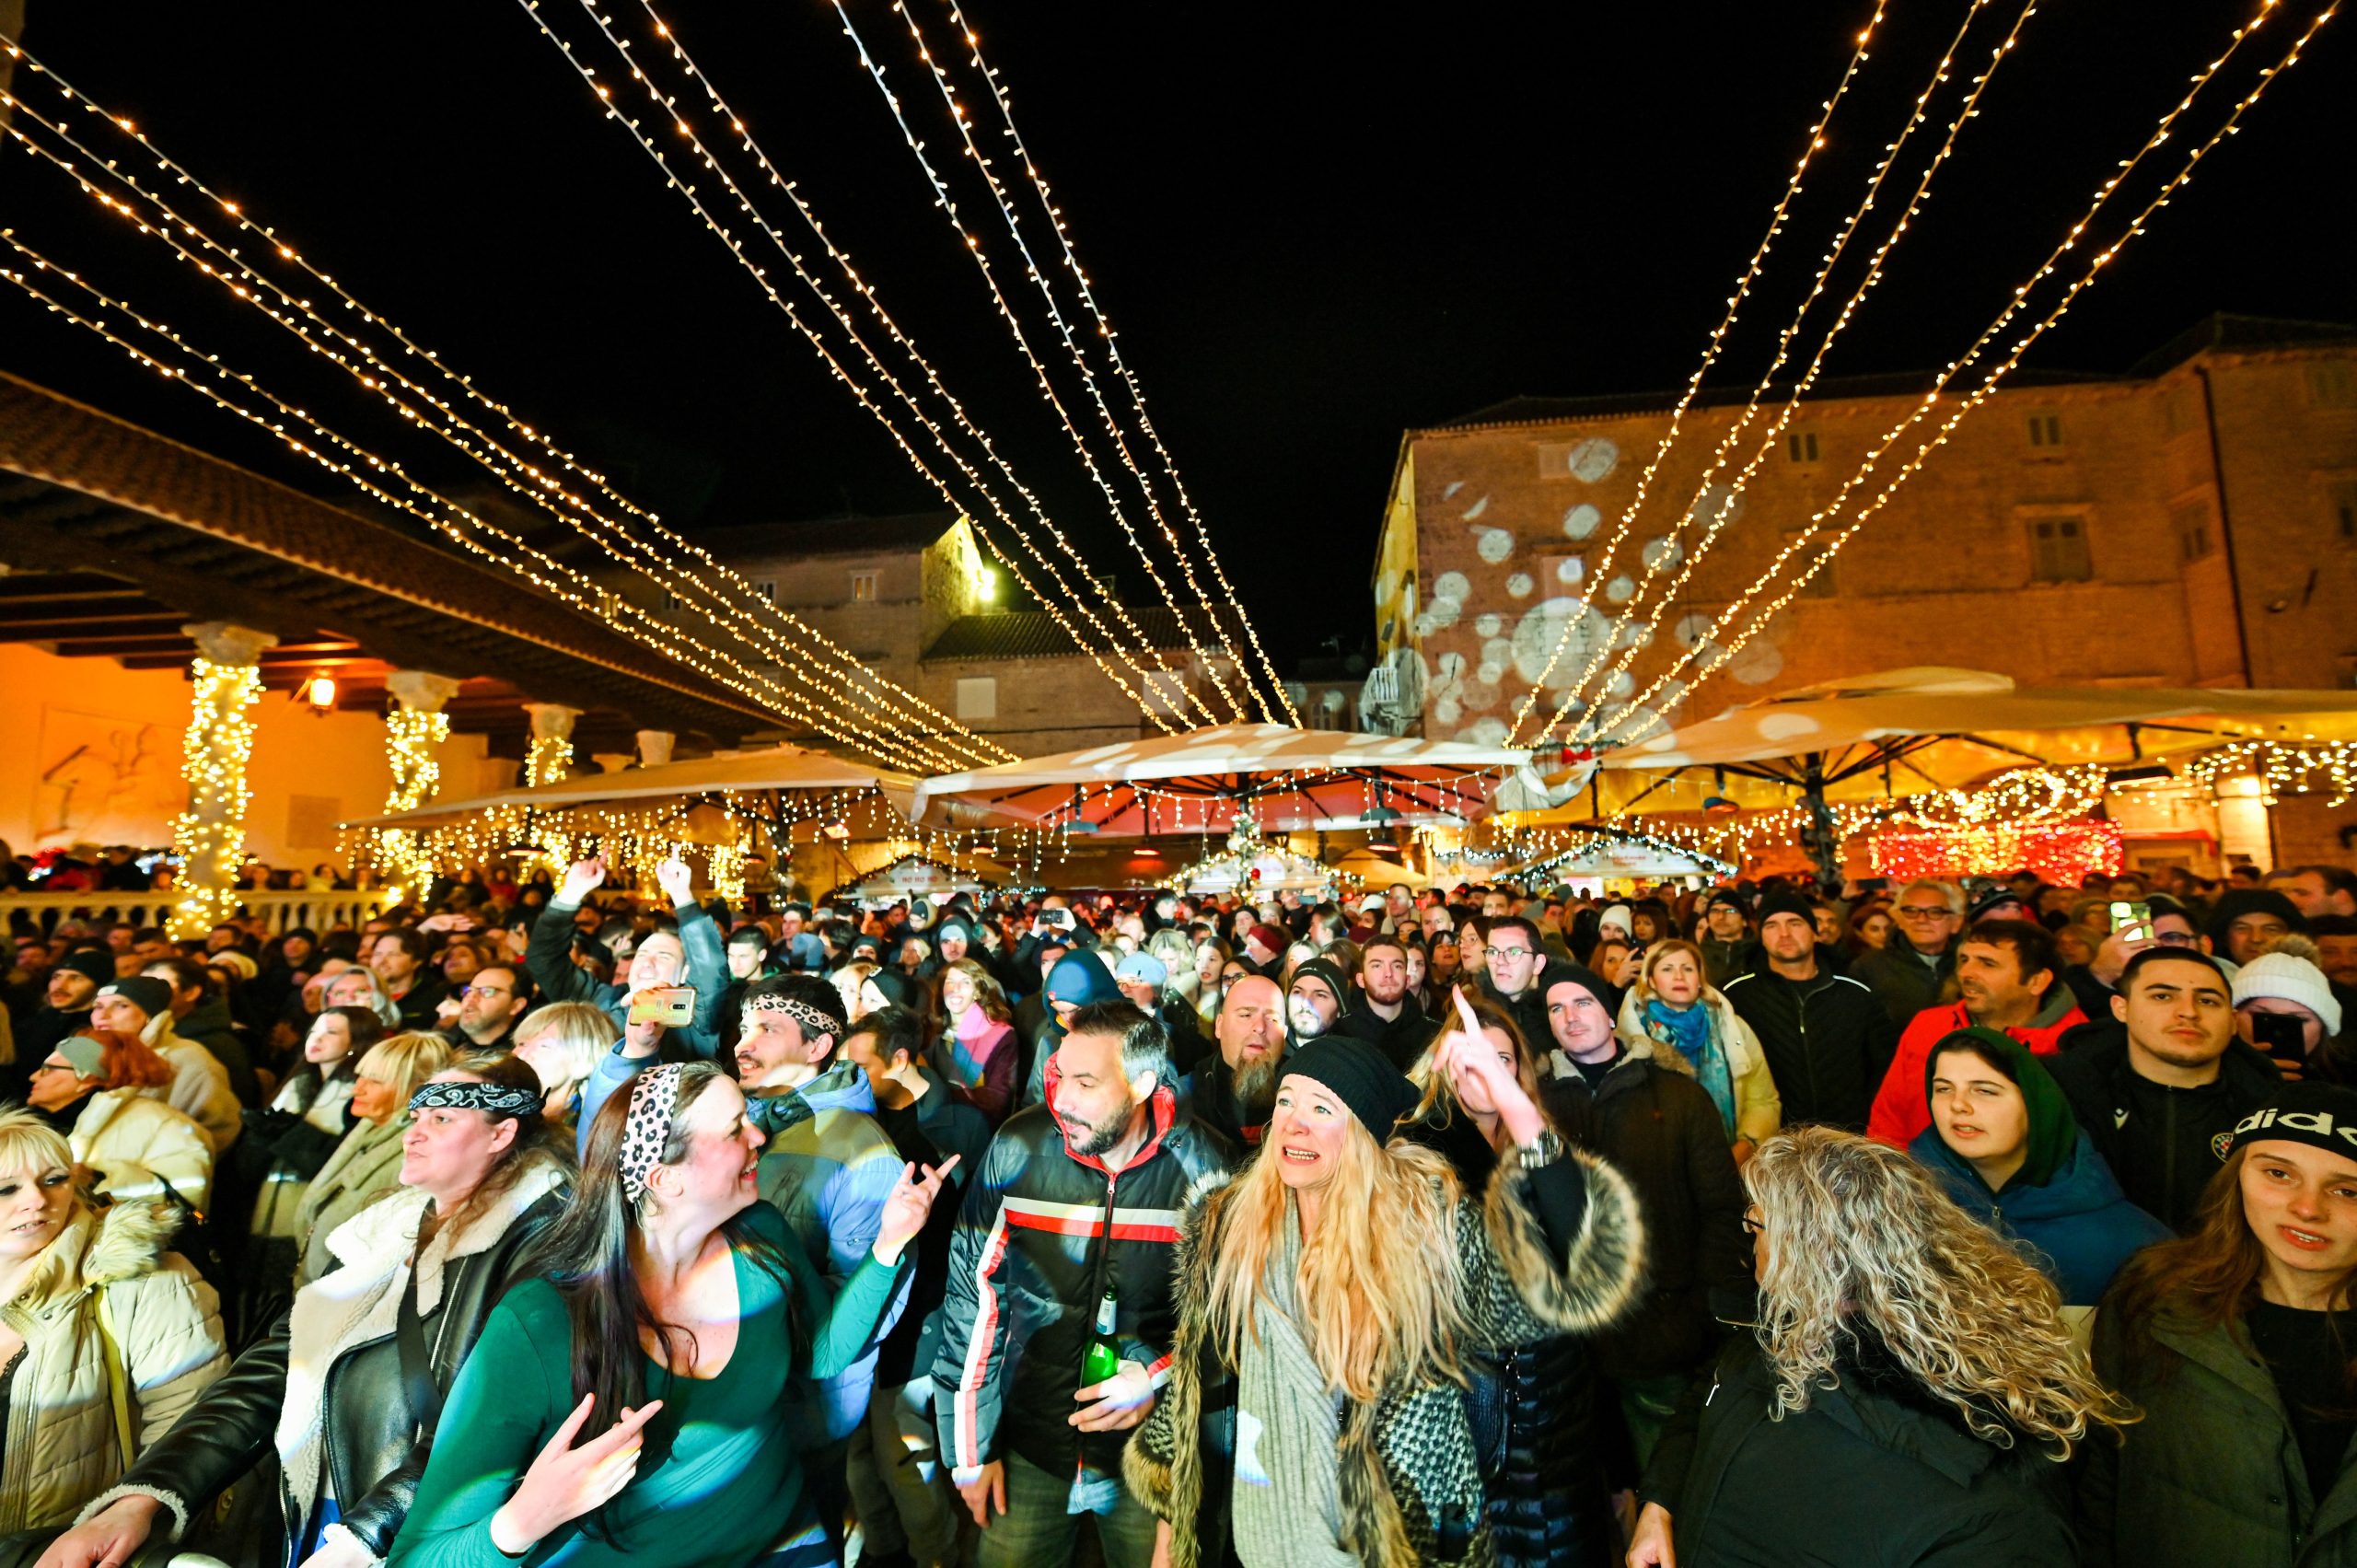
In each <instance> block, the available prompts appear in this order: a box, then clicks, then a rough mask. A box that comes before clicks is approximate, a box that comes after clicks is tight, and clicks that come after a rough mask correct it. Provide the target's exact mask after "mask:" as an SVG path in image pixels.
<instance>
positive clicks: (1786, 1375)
mask: <svg viewBox="0 0 2357 1568" xmlns="http://www.w3.org/2000/svg"><path fill="white" fill-rule="evenodd" d="M1743 1179H1744V1184H1745V1186H1746V1187H1747V1189H1748V1190H1749V1192H1750V1195H1751V1201H1752V1206H1751V1212H1750V1213H1749V1214H1747V1215H1746V1216H1745V1220H1744V1224H1745V1225H1746V1227H1747V1228H1748V1229H1749V1230H1750V1231H1751V1233H1752V1236H1753V1237H1754V1249H1755V1252H1754V1267H1755V1270H1756V1272H1757V1274H1758V1277H1759V1314H1758V1321H1757V1322H1756V1323H1755V1324H1754V1325H1753V1327H1752V1331H1751V1332H1750V1333H1749V1334H1738V1335H1736V1336H1735V1337H1734V1338H1733V1339H1731V1340H1730V1341H1729V1342H1728V1343H1727V1345H1726V1347H1725V1348H1724V1350H1723V1351H1722V1352H1721V1353H1720V1356H1719V1359H1718V1362H1717V1364H1716V1365H1715V1366H1713V1368H1711V1369H1710V1372H1709V1375H1708V1376H1704V1377H1702V1378H1700V1379H1698V1380H1697V1382H1696V1384H1695V1386H1694V1388H1693V1389H1692V1390H1691V1391H1689V1394H1688V1396H1687V1399H1686V1400H1685V1402H1684V1403H1683V1404H1681V1405H1680V1407H1679V1409H1678V1413H1677V1414H1676V1415H1675V1416H1673V1417H1672V1418H1671V1419H1670V1422H1669V1424H1668V1426H1667V1427H1666V1429H1665V1430H1664V1432H1663V1434H1662V1436H1661V1440H1660V1442H1659V1443H1658V1444H1657V1445H1656V1446H1655V1449H1654V1455H1653V1459H1652V1462H1651V1463H1650V1464H1649V1465H1647V1466H1646V1469H1645V1481H1644V1487H1643V1491H1642V1493H1640V1496H1641V1499H1642V1501H1643V1512H1642V1513H1641V1514H1640V1515H1639V1516H1638V1521H1637V1531H1636V1536H1635V1539H1634V1541H1633V1543H1632V1545H1631V1550H1630V1553H1629V1562H1630V1564H1631V1568H1648V1565H1655V1568H1668V1565H1670V1564H1673V1563H1675V1562H1708V1563H1713V1564H1718V1563H1742V1564H1763V1565H1764V1564H1769V1563H1787V1562H1841V1563H1849V1564H1858V1565H1861V1568H1864V1565H1867V1564H1881V1565H1886V1568H1901V1565H1916V1564H1921V1565H1929V1564H1933V1563H1938V1564H1944V1565H1945V1564H1959V1563H2015V1562H2021V1563H2030V1562H2038V1563H2044V1562H2054V1563H2067V1562H2076V1561H2078V1557H2077V1549H2076V1547H2075V1546H2074V1545H2073V1539H2072V1532H2071V1522H2070V1517H2069V1511H2068V1509H2067V1507H2066V1506H2065V1502H2064V1488H2063V1474H2064V1472H2063V1469H2062V1467H2063V1465H2064V1463H2065V1462H2066V1461H2067V1460H2068V1459H2069V1458H2071V1456H2072V1454H2073V1452H2074V1451H2075V1450H2076V1449H2077V1448H2078V1447H2079V1446H2081V1445H2082V1444H2084V1443H2086V1442H2088V1441H2089V1439H2090V1437H2091V1435H2092V1434H2095V1433H2096V1430H2097V1429H2098V1428H2107V1427H2108V1428H2116V1427H2119V1426H2120V1425H2122V1424H2124V1423H2126V1422H2127V1421H2128V1420H2130V1419H2131V1418H2132V1412H2131V1411H2130V1410H2129V1409H2128V1407H2127V1406H2125V1405H2124V1404H2123V1403H2122V1402H2121V1401H2119V1400H2118V1399H2117V1398H2116V1397H2115V1396H2113V1395H2112V1394H2110V1393H2108V1392H2107V1391H2106V1390H2105V1389H2104V1388H2103V1387H2102V1385H2101V1384H2099V1383H2098V1382H2097V1381H2096V1376H2095V1371H2094V1369H2093V1367H2091V1366H2090V1365H2088V1361H2087V1356H2086V1353H2085V1352H2084V1350H2082V1349H2081V1348H2080V1347H2079V1344H2078V1342H2076V1341H2075V1340H2074V1339H2073V1337H2072V1334H2071V1330H2070V1328H2069V1327H2068V1325H2067V1324H2066V1323H2065V1321H2064V1319H2063V1317H2062V1304H2061V1298H2060V1297H2059V1296H2058V1295H2056V1294H2055V1290H2054V1286H2053V1285H2052V1283H2049V1281H2048V1280H2047V1278H2046V1276H2045V1275H2044V1274H2042V1273H2040V1272H2038V1270H2037V1268H2036V1267H2034V1266H2033V1265H2032V1264H2031V1263H2029V1262H2028V1261H2027V1260H2025V1259H2024V1258H2023V1257H2022V1256H2021V1254H2019V1253H2018V1252H2015V1251H2014V1249H2012V1248H2011V1247H2009V1246H2007V1245H2006V1244H2005V1243H2004V1242H2003V1241H2002V1240H2000V1239H1999V1238H1998V1237H1997V1236H1996V1235H1995V1234H1994V1233H1993V1232H1991V1231H1990V1230H1988V1229H1987V1228H1985V1227H1984V1226H1982V1225H1980V1224H1978V1223H1977V1222H1975V1221H1974V1220H1972V1219H1971V1218H1970V1217H1969V1216H1968V1215H1967V1214H1965V1213H1964V1211H1963V1210H1961V1209H1959V1208H1957V1207H1956V1204H1954V1203H1953V1202H1949V1200H1948V1198H1947V1196H1946V1195H1945V1193H1943V1192H1942V1191H1940V1188H1939V1184H1938V1183H1937V1181H1935V1180H1934V1179H1933V1177H1932V1175H1931V1173H1930V1172H1928V1171H1926V1170H1925V1169H1924V1168H1923V1167H1922V1166H1920V1165H1918V1164H1917V1163H1916V1162H1915V1161H1913V1160H1912V1159H1910V1158H1909V1157H1908V1156H1905V1155H1903V1154H1901V1153H1899V1151H1898V1150H1896V1149H1893V1148H1888V1147H1887V1146H1885V1145H1883V1144H1876V1143H1874V1142H1872V1141H1870V1140H1868V1139H1865V1138H1861V1137H1858V1136H1855V1135H1854V1134H1852V1133H1848V1132H1836V1131H1834V1130H1833V1129H1831V1128H1829V1127H1804V1128H1800V1129H1798V1130H1796V1131H1794V1132H1786V1133H1782V1134H1781V1135H1779V1136H1777V1137H1773V1138H1771V1139H1769V1140H1768V1141H1767V1142H1766V1143H1764V1144H1761V1145H1760V1147H1759V1153H1758V1154H1757V1155H1755V1156H1752V1158H1751V1160H1750V1161H1749V1162H1748V1163H1747V1165H1746V1166H1745V1167H1744V1170H1743ZM2097 1446H2101V1445H2097ZM1837 1482H1838V1484H1836V1483H1837ZM1804 1497H1805V1498H1806V1499H1807V1503H1806V1505H1805V1506H1796V1505H1795V1500H1796V1499H1799V1498H1804Z"/></svg>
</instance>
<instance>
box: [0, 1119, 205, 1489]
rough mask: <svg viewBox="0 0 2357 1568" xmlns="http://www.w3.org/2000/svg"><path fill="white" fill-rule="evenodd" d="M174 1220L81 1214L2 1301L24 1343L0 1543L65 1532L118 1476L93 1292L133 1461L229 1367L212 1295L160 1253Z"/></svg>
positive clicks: (0, 1466) (162, 1212)
mask: <svg viewBox="0 0 2357 1568" xmlns="http://www.w3.org/2000/svg"><path fill="white" fill-rule="evenodd" d="M144 1103H152V1102H144ZM179 1223H180V1216H179V1214H177V1213H175V1212H174V1211H173V1209H172V1207H171V1206H170V1205H169V1204H168V1203H160V1202H130V1203H117V1204H114V1205H113V1206H112V1207H110V1208H106V1209H99V1210H93V1209H89V1208H82V1209H81V1210H79V1212H77V1213H76V1214H75V1216H74V1218H73V1220H72V1221H71V1222H70V1223H68V1224H67V1225H66V1227H65V1228H64V1230H63V1231H61V1232H59V1233H58V1236H57V1238H56V1239H55V1240H53V1241H52V1242H51V1243H50V1244H49V1245H48V1246H47V1247H46V1248H44V1249H41V1254H40V1255H39V1256H38V1257H37V1258H35V1259H34V1260H33V1264H32V1268H31V1270H30V1271H29V1272H28V1274H27V1275H26V1277H25V1283H24V1286H23V1288H22V1289H20V1290H19V1291H18V1292H17V1295H16V1298H15V1299H14V1300H12V1301H8V1302H6V1303H0V1318H5V1319H6V1322H7V1324H8V1327H10V1328H11V1329H14V1330H16V1331H17V1333H18V1334H20V1335H22V1336H23V1337H24V1341H25V1350H24V1359H23V1360H22V1361H21V1362H20V1363H19V1364H18V1365H17V1374H16V1377H15V1380H14V1381H13V1382H12V1383H11V1384H10V1385H9V1388H8V1411H7V1418H8V1429H7V1435H6V1448H5V1450H0V1536H6V1535H7V1534H9V1533H10V1532H13V1531H16V1530H26V1529H38V1528H42V1527H53V1526H62V1525H69V1524H71V1523H73V1522H74V1516H75V1514H77V1513H78V1512H80V1510H81V1507H82V1504H85V1503H87V1502H88V1501H89V1500H90V1499H91V1498H92V1497H94V1496H96V1495H98V1494H99V1493H101V1492H104V1491H105V1490H106V1489H107V1488H108V1487H110V1486H112V1485H113V1484H114V1482H115V1479H116V1478H117V1477H118V1476H120V1475H121V1474H122V1442H121V1437H120V1434H119V1433H118V1432H117V1429H116V1426H115V1414H114V1400H113V1396H112V1394H111V1392H110V1389H109V1388H108V1384H107V1369H106V1358H105V1353H104V1341H103V1340H102V1339H101V1338H100V1336H99V1309H98V1300H97V1295H96V1293H97V1291H98V1290H99V1289H101V1288H103V1289H104V1291H105V1293H106V1302H107V1307H108V1310H109V1315H110V1317H111V1318H112V1319H113V1323H114V1329H115V1335H116V1344H117V1346H118V1348H119V1350H120V1353H121V1355H122V1367H123V1371H124V1374H125V1381H126V1383H127V1385H128V1392H129V1396H130V1403H131V1434H132V1441H133V1444H134V1449H135V1450H136V1449H145V1447H146V1446H147V1445H148V1444H150V1443H152V1442H154V1441H155V1440H156V1439H157V1438H158V1437H160V1436H162V1435H163V1434H164V1433H165V1432H166V1431H168V1430H169V1428H170V1427H171V1424H172V1423H174V1422H175V1421H178V1420H179V1419H180V1412H182V1411H185V1410H187V1409H188V1408H189V1406H190V1405H192V1403H194V1402H195V1400H196V1397H197V1395H199V1394H201V1393H203V1391H204V1389H205V1388H206V1387H207V1386H208V1385H210V1384H211V1383H212V1382H213V1380H214V1379H215V1378H216V1377H218V1376H221V1374H222V1373H223V1372H225V1371H226V1370H227V1368H228V1365H229V1357H228V1353H227V1351H226V1349H225V1348H224V1347H223V1344H222V1330H221V1307H220V1303H219V1301H218V1300H217V1299H216V1298H215V1295H214V1294H213V1287H212V1286H211V1285H209V1284H206V1283H204V1281H203V1280H202V1279H200V1278H199V1277H198V1276H197V1272H196V1271H195V1270H194V1269H192V1268H191V1267H190V1266H189V1264H188V1262H187V1260H184V1259H182V1258H181V1257H180V1256H179V1255H178V1254H177V1253H169V1252H166V1251H164V1250H163V1249H164V1246H165V1244H166V1242H167V1241H168V1239H169V1238H170V1237H171V1234H172V1232H173V1230H174V1229H175V1228H176V1227H177V1225H179Z"/></svg>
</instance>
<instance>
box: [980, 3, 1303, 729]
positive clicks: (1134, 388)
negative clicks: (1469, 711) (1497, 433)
mask: <svg viewBox="0 0 2357 1568" xmlns="http://www.w3.org/2000/svg"><path fill="white" fill-rule="evenodd" d="M948 4H949V21H950V25H951V26H952V27H954V28H956V29H958V34H959V36H960V37H962V38H964V40H965V41H966V47H967V51H968V55H969V58H970V60H971V62H972V64H973V66H974V69H975V70H977V71H979V72H980V73H981V76H982V80H983V82H984V83H985V84H986V85H988V87H990V89H991V98H992V99H993V102H995V103H996V104H997V105H998V111H999V120H1000V122H1001V123H1002V124H1003V125H1004V128H1005V135H1006V138H1007V141H1008V142H1009V143H1010V144H1011V145H1013V146H1014V148H1015V153H1016V157H1017V158H1019V159H1020V160H1021V161H1022V164H1023V172H1024V173H1025V174H1026V175H1028V177H1029V178H1030V180H1031V188H1032V190H1033V191H1034V192H1036V193H1037V194H1038V196H1039V206H1040V209H1041V210H1042V211H1044V212H1045V213H1046V214H1047V215H1048V221H1049V223H1050V225H1051V226H1053V228H1054V229H1055V232H1056V242H1057V245H1058V248H1059V249H1060V250H1061V251H1062V259H1063V265H1064V271H1065V273H1067V274H1069V275H1070V277H1071V278H1072V282H1073V287H1074V291H1075V292H1076V293H1077V294H1078V296H1079V297H1080V301H1081V304H1082V305H1083V306H1084V307H1085V308H1086V309H1087V311H1088V316H1089V319H1090V320H1092V321H1094V322H1095V323H1096V325H1097V340H1098V343H1099V345H1100V346H1101V347H1102V348H1103V350H1104V354H1105V359H1106V363H1107V364H1108V365H1109V366H1111V367H1112V369H1113V371H1114V373H1115V374H1116V375H1118V376H1119V377H1120V379H1121V384H1122V386H1123V387H1124V388H1125V389H1127V391H1128V393H1129V399H1130V409H1131V412H1132V413H1133V414H1134V415H1135V416H1136V419H1137V424H1138V430H1139V432H1140V434H1142V435H1143V436H1144V437H1145V439H1146V441H1147V442H1148V444H1150V445H1151V446H1152V447H1154V451H1155V457H1156V458H1157V459H1160V461H1161V466H1162V473H1163V477H1164V478H1165V479H1166V480H1167V481H1168V482H1169V485H1170V491H1171V494H1173V495H1174V496H1176V497H1177V498H1178V502H1179V508H1180V510H1182V511H1184V512H1185V513H1186V515H1187V520H1188V521H1189V522H1190V524H1192V525H1193V527H1194V530H1195V541H1196V543H1197V544H1198V545H1200V546H1201V547H1202V553H1203V560H1204V561H1205V562H1206V563H1209V565H1210V566H1211V570H1212V580H1213V583H1214V584H1215V585H1217V587H1218V588H1219V591H1220V596H1221V598H1223V599H1225V601H1226V604H1227V608H1228V609H1229V610H1231V611H1232V612H1233V613H1234V614H1235V616H1236V620H1237V625H1239V626H1241V627H1243V628H1244V635H1245V638H1246V640H1247V641H1248V642H1249V643H1250V644H1251V646H1252V652H1253V653H1254V654H1255V655H1256V656H1258V657H1259V658H1260V670H1261V673H1262V675H1263V676H1264V677H1265V678H1266V679H1267V681H1268V686H1269V691H1271V694H1273V695H1274V696H1275V697H1276V699H1277V702H1278V703H1279V704H1280V705H1281V706H1283V709H1284V714H1285V722H1286V723H1288V724H1291V725H1293V726H1296V727H1298V726H1300V724H1301V714H1300V713H1299V712H1298V711H1296V710H1295V707H1294V705H1293V696H1292V694H1291V693H1290V692H1289V691H1286V689H1285V683H1284V681H1283V680H1282V679H1279V678H1278V675H1277V667H1276V666H1275V664H1274V663H1272V662H1271V660H1270V658H1269V655H1268V652H1267V650H1266V649H1264V648H1262V647H1261V646H1260V632H1259V630H1258V629H1257V628H1255V627H1254V625H1253V624H1252V620H1251V618H1250V617H1249V616H1248V615H1246V614H1245V613H1244V606H1243V605H1242V603H1241V602H1239V601H1238V600H1237V597H1236V589H1235V588H1234V587H1233V586H1231V585H1230V584H1229V582H1228V580H1227V570H1226V568H1225V566H1223V565H1222V564H1221V563H1220V558H1219V552H1216V551H1214V550H1213V548H1212V540H1211V532H1210V530H1209V529H1208V528H1205V527H1204V526H1203V519H1202V514H1200V513H1199V512H1197V511H1196V510H1195V503H1194V501H1193V499H1192V498H1191V497H1190V496H1189V495H1188V494H1187V487H1186V485H1185V484H1184V483H1183V482H1181V481H1180V480H1179V464H1178V462H1177V460H1176V459H1173V458H1172V457H1171V455H1170V452H1169V450H1168V448H1167V447H1164V445H1163V444H1162V436H1161V435H1160V433H1159V432H1157V431H1156V430H1155V427H1154V421H1153V419H1152V418H1151V417H1150V416H1149V415H1148V414H1147V412H1146V406H1145V390H1144V388H1143V387H1141V386H1140V385H1139V384H1138V378H1137V376H1136V374H1135V373H1134V372H1132V370H1131V369H1130V366H1129V363H1128V362H1127V361H1126V360H1124V359H1123V358H1122V357H1121V344H1120V333H1119V332H1116V331H1114V330H1113V324H1112V322H1111V321H1109V320H1108V319H1106V316H1105V312H1104V311H1103V310H1102V309H1101V308H1099V307H1098V305H1097V296H1096V292H1095V291H1094V290H1093V289H1092V288H1091V287H1090V286H1089V282H1088V273H1087V270H1086V268H1084V267H1082V266H1081V264H1080V257H1079V256H1078V255H1077V254H1075V253H1074V250H1073V240H1072V229H1071V226H1070V225H1069V224H1068V223H1067V222H1066V221H1065V219H1064V215H1063V209H1062V207H1060V206H1058V205H1057V204H1056V201H1055V197H1054V195H1053V194H1052V193H1051V192H1050V191H1049V189H1048V181H1047V179H1046V177H1045V176H1043V175H1042V174H1041V173H1040V172H1039V160H1038V159H1037V158H1034V157H1032V156H1031V149H1030V148H1029V147H1028V146H1026V145H1024V142H1023V134H1022V132H1020V131H1019V130H1017V129H1016V124H1015V106H1014V105H1013V104H1012V103H1011V102H1009V101H1008V99H1007V96H1006V91H1005V89H1004V87H1001V86H1000V85H999V79H998V73H997V72H996V71H995V70H993V69H992V68H991V66H990V65H988V64H985V63H984V61H983V59H982V48H981V42H982V41H981V33H979V32H978V31H976V30H975V29H974V28H973V27H972V26H971V25H970V24H969V23H968V21H967V20H966V16H965V13H964V12H962V11H961V10H959V9H958V3H957V0H948ZM993 189H995V181H993ZM1001 204H1002V206H1004V203H1001ZM1094 385H1095V383H1094V382H1093V381H1092V382H1091V386H1092V388H1093V387H1094ZM1108 417H1110V416H1109V415H1108ZM1139 482H1140V483H1141V484H1144V476H1143V475H1141V476H1140V481H1139ZM1149 494H1151V493H1150V492H1149ZM1182 559H1183V557H1182ZM1247 684H1249V682H1247ZM1263 711H1266V710H1265V704H1264V708H1263Z"/></svg>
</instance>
